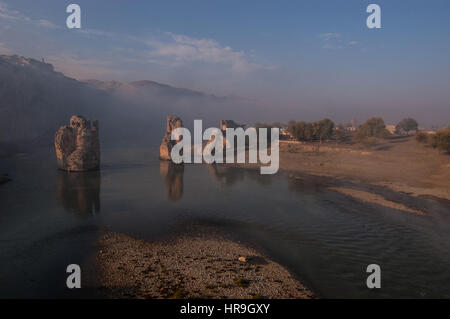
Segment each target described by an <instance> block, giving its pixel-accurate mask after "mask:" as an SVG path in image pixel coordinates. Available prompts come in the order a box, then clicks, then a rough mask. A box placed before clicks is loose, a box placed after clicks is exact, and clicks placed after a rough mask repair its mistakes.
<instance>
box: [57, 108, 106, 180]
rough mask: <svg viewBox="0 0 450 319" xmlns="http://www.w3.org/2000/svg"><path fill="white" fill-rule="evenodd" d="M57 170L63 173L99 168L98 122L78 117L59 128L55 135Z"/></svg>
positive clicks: (74, 116) (72, 118)
mask: <svg viewBox="0 0 450 319" xmlns="http://www.w3.org/2000/svg"><path fill="white" fill-rule="evenodd" d="M55 149H56V158H57V160H58V168H59V169H61V170H65V171H74V172H82V171H90V170H97V169H99V166H100V143H99V139H98V121H93V123H92V125H91V122H90V121H89V120H87V119H85V118H84V117H82V116H79V115H73V116H72V117H71V118H70V124H69V126H61V127H60V128H59V130H58V131H57V132H56V134H55Z"/></svg>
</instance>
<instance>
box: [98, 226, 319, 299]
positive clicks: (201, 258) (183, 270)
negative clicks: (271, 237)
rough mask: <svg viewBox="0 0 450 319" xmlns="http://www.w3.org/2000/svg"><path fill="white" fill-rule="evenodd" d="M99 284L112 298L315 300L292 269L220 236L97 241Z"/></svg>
mask: <svg viewBox="0 0 450 319" xmlns="http://www.w3.org/2000/svg"><path fill="white" fill-rule="evenodd" d="M99 247H100V249H99V252H98V254H97V257H96V259H97V260H96V262H97V267H98V270H99V272H100V285H101V286H102V287H103V290H104V292H105V295H106V297H109V298H223V299H225V298H237V299H252V298H253V299H258V298H314V294H313V293H312V292H311V291H310V290H308V289H307V288H306V287H305V286H304V285H303V284H302V283H301V282H300V281H298V280H296V279H295V278H294V277H293V276H292V275H291V274H290V273H289V271H288V270H286V269H285V268H283V267H282V266H281V265H279V264H277V263H275V262H274V261H272V260H270V259H269V258H267V257H266V256H263V255H262V254H260V253H258V252H257V251H255V250H254V249H251V248H249V247H246V246H244V245H243V244H241V243H238V242H235V241H232V240H229V239H225V238H221V237H220V236H210V235H208V236H178V237H177V238H175V239H172V240H170V241H158V242H146V241H142V240H137V239H134V238H132V237H129V236H127V235H124V234H117V233H107V234H105V235H103V236H102V237H101V238H100V239H99Z"/></svg>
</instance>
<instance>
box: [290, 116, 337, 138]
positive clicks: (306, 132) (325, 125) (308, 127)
mask: <svg viewBox="0 0 450 319" xmlns="http://www.w3.org/2000/svg"><path fill="white" fill-rule="evenodd" d="M333 128H334V123H333V121H332V120H330V119H323V120H320V121H317V122H313V123H307V122H303V121H301V122H289V125H288V131H289V133H290V134H291V135H292V136H293V137H294V138H295V139H297V140H299V141H311V140H320V141H321V142H322V140H324V139H329V138H331V136H332V135H333Z"/></svg>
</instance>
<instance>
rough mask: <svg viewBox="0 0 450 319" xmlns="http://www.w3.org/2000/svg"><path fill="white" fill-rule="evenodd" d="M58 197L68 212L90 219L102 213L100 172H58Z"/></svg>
mask: <svg viewBox="0 0 450 319" xmlns="http://www.w3.org/2000/svg"><path fill="white" fill-rule="evenodd" d="M56 195H57V197H58V201H59V203H60V204H61V205H62V206H63V207H64V209H65V210H66V211H68V212H71V213H73V214H75V215H77V216H79V217H82V218H85V217H90V216H93V215H95V214H98V213H99V212H100V172H99V171H93V172H65V171H58V177H57V183H56Z"/></svg>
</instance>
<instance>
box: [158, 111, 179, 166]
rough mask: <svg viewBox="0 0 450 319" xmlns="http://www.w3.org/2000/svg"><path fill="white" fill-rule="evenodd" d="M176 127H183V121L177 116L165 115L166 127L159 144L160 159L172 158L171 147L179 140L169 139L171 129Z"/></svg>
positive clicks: (168, 159)
mask: <svg viewBox="0 0 450 319" xmlns="http://www.w3.org/2000/svg"><path fill="white" fill-rule="evenodd" d="M178 127H183V121H181V119H180V118H179V117H178V116H168V117H167V128H166V133H165V134H164V137H163V139H162V142H161V146H160V147H159V158H160V159H162V160H167V161H170V160H171V159H172V158H171V156H170V152H171V151H172V147H173V146H174V145H175V144H176V143H178V142H179V141H180V140H181V137H180V138H179V140H174V141H172V140H171V136H172V131H173V130H174V129H176V128H178Z"/></svg>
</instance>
